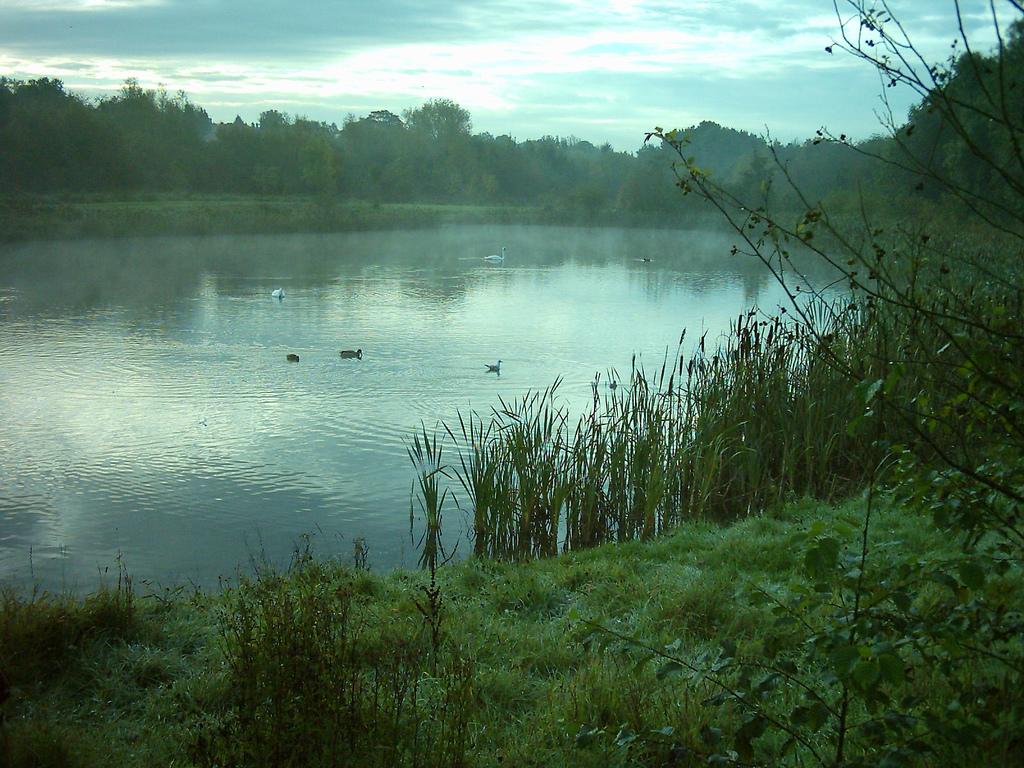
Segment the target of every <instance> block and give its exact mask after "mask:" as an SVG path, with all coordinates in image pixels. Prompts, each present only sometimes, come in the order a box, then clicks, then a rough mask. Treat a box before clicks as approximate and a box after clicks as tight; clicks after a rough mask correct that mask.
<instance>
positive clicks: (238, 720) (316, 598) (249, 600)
mask: <svg viewBox="0 0 1024 768" xmlns="http://www.w3.org/2000/svg"><path fill="white" fill-rule="evenodd" d="M366 579H367V577H366V575H365V574H364V573H362V572H360V571H354V570H348V569H344V568H334V567H332V566H331V565H330V564H328V563H326V562H324V561H322V560H317V559H315V558H314V557H313V556H312V553H311V551H310V550H309V548H308V546H307V547H305V548H300V549H298V550H297V551H296V555H295V558H294V560H293V562H292V564H291V566H290V568H289V569H288V570H287V571H285V572H280V571H277V570H275V569H274V568H272V567H265V568H263V569H261V570H260V571H259V572H258V573H257V574H256V576H255V578H243V579H241V580H240V583H239V585H238V587H237V588H235V589H231V590H229V591H228V592H226V593H225V595H224V596H223V607H222V609H221V611H220V622H219V625H220V633H221V646H222V649H223V653H224V661H225V663H226V671H225V678H224V683H225V687H224V701H223V706H222V707H221V708H220V709H219V710H218V711H215V712H212V713H210V715H209V716H208V717H207V718H206V720H205V722H203V723H202V724H201V726H200V727H199V728H197V729H196V731H195V737H196V738H195V741H194V743H193V745H192V758H193V760H194V761H195V762H196V763H197V764H198V765H206V766H274V768H277V767H278V766H349V765H352V766H355V765H358V766H388V767H389V768H390V767H391V766H409V767H410V768H417V767H419V766H423V767H424V768H429V767H430V766H449V767H451V768H455V767H457V766H461V765H463V764H464V763H465V752H466V748H467V744H466V738H467V723H468V719H469V713H470V709H469V707H470V703H471V692H472V678H473V666H472V663H471V662H470V661H469V660H467V659H465V658H464V657H463V656H462V655H461V654H460V653H459V652H458V650H457V649H454V650H452V651H451V652H447V653H445V655H444V659H443V661H442V662H441V663H438V660H437V648H436V647H432V646H431V638H429V637H426V636H425V633H424V628H423V623H422V622H420V621H417V620H416V619H415V618H414V617H411V616H408V615H406V616H403V617H401V618H399V617H396V615H394V613H391V614H387V613H382V612H380V611H377V610H375V609H374V607H373V606H372V605H371V601H369V600H367V599H366V595H363V594H361V593H360V584H365V583H366ZM433 640H434V642H435V643H438V642H440V640H439V639H438V638H437V637H435V638H433ZM445 650H446V651H447V649H445Z"/></svg>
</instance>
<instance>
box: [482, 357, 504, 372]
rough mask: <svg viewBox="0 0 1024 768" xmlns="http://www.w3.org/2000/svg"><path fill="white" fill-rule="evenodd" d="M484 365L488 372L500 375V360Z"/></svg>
mask: <svg viewBox="0 0 1024 768" xmlns="http://www.w3.org/2000/svg"><path fill="white" fill-rule="evenodd" d="M484 365H486V366H487V372H488V373H497V374H498V375H499V376H500V375H501V360H499V361H498V362H496V363H495V364H494V365H491V364H490V363H484Z"/></svg>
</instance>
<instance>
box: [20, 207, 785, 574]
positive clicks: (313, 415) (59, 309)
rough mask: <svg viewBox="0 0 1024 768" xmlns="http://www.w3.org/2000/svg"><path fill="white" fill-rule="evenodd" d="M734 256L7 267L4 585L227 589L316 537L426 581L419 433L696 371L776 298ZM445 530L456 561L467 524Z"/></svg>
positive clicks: (390, 248) (160, 253)
mask: <svg viewBox="0 0 1024 768" xmlns="http://www.w3.org/2000/svg"><path fill="white" fill-rule="evenodd" d="M734 239H735V238H734V237H732V236H730V235H727V234H716V233H707V232H683V231H636V230H619V229H576V228H555V227H500V228H495V227H491V228H486V227H453V228H450V229H441V230H430V231H411V232H409V231H406V232H383V233H381V232H377V233H346V234H333V235H315V236H310V235H303V236H297V235H285V236H259V237H237V236H232V237H203V238H166V239H163V238H150V239H136V240H109V241H98V240H97V241H83V242H49V243H29V244H21V245H15V246H3V247H0V360H2V362H0V423H2V424H3V429H2V430H0V577H2V578H3V579H4V580H5V581H10V582H16V583H19V584H28V583H36V584H41V585H43V586H44V587H46V588H51V589H71V590H87V589H92V588H94V587H95V586H97V585H98V584H99V582H100V580H101V579H102V578H105V579H106V580H107V581H108V582H109V581H110V579H111V574H112V573H113V572H114V571H115V570H116V560H117V558H118V557H119V556H120V557H122V558H123V561H124V563H125V565H126V567H127V569H128V570H129V572H130V573H131V574H132V575H133V577H134V578H135V580H136V583H138V582H140V581H146V582H151V583H153V584H156V585H172V584H180V583H186V582H194V583H196V584H198V585H202V586H205V587H209V586H215V585H216V584H217V583H218V579H219V578H220V577H222V576H223V577H232V576H233V575H234V574H235V573H236V572H237V569H238V568H243V569H245V568H248V567H249V563H250V562H251V561H252V560H253V559H262V558H269V559H271V560H274V561H277V562H280V561H284V560H286V559H287V557H288V554H289V552H290V551H291V549H292V546H293V545H294V543H295V542H296V541H297V540H299V538H300V537H301V536H302V535H303V534H305V533H311V534H313V535H314V538H315V547H316V550H317V551H319V552H321V553H323V554H328V555H337V556H339V557H342V558H349V557H350V556H351V553H352V551H353V542H354V540H356V539H357V538H360V537H362V538H365V540H366V543H367V546H368V551H369V561H370V564H371V565H372V566H373V567H374V568H376V569H388V568H392V567H396V566H414V565H415V563H416V557H417V551H416V547H415V541H414V540H412V539H411V538H410V530H409V504H410V489H411V486H412V483H413V481H414V479H415V477H414V472H413V469H412V465H411V464H410V462H409V459H408V456H407V455H406V441H407V439H409V438H410V437H411V435H412V433H413V430H414V429H416V428H417V427H418V426H419V425H420V424H421V423H424V424H426V425H427V427H428V428H433V427H434V426H435V425H436V424H437V422H438V420H439V419H447V420H450V419H452V417H453V416H455V414H456V410H457V409H460V408H461V409H468V408H475V409H477V410H479V411H482V412H488V411H489V409H490V408H491V407H492V406H495V405H497V404H498V400H499V398H505V399H509V398H512V397H516V396H520V395H522V394H524V393H525V392H527V391H528V390H531V389H538V388H544V387H547V386H549V385H550V384H552V382H553V381H554V380H555V379H556V377H562V379H563V382H562V385H561V387H560V390H559V391H560V393H561V397H562V398H563V400H564V402H566V403H567V404H568V405H570V406H571V407H574V408H575V407H577V406H579V407H583V405H584V404H586V403H589V402H590V400H591V397H592V390H591V382H592V381H593V380H594V377H595V373H598V372H600V373H601V376H602V381H606V380H607V377H608V375H609V372H611V371H618V373H619V374H620V375H622V376H623V378H628V375H629V369H630V364H631V360H632V359H633V357H634V355H635V356H636V360H637V361H638V364H639V363H642V364H643V365H644V366H646V367H647V368H648V369H652V368H660V366H661V364H662V362H663V361H664V360H665V359H666V356H668V358H669V359H670V360H674V359H676V355H677V347H678V343H679V337H680V333H681V331H682V330H683V329H687V330H688V334H687V337H686V341H685V343H684V350H686V351H687V352H688V351H692V348H693V345H694V343H695V342H696V341H697V339H698V338H699V337H700V335H701V334H702V333H703V332H705V331H706V332H707V333H708V338H709V340H712V339H715V338H716V337H717V336H719V335H720V334H721V333H722V332H723V331H725V330H726V328H727V327H728V324H729V322H730V320H732V319H734V318H735V316H736V315H737V314H738V313H739V312H741V311H743V310H745V309H748V308H749V307H751V306H752V305H757V306H759V307H761V308H762V309H764V310H766V311H772V310H773V309H774V308H775V307H776V306H777V305H778V304H779V303H780V302H782V301H784V299H785V296H784V294H783V292H782V291H781V289H780V288H779V287H778V286H777V285H776V284H775V283H774V282H773V280H772V279H771V277H770V275H769V274H768V273H767V271H766V270H765V269H764V268H763V267H761V265H759V264H757V263H752V262H750V261H745V260H744V259H743V258H742V257H740V256H731V255H730V253H729V250H730V246H731V245H732V242H733V241H734ZM502 246H505V247H506V248H507V249H508V251H507V258H506V259H505V261H504V262H502V263H491V262H487V261H485V260H483V258H482V257H483V256H485V255H487V254H492V253H496V252H500V249H501V247H502ZM644 259H650V261H649V262H645V261H644ZM276 288H281V289H283V291H284V293H285V297H284V298H283V299H282V300H280V301H278V300H276V299H274V298H272V297H271V291H273V290H274V289H276ZM357 348H358V349H362V351H363V358H362V359H361V360H358V359H342V358H341V357H340V356H339V350H341V349H357ZM289 353H293V354H296V355H298V356H299V358H300V360H299V362H298V363H292V362H288V361H287V360H286V355H288V354H289ZM498 359H501V361H502V363H501V373H500V376H498V375H495V374H494V373H488V372H487V370H486V368H485V364H487V363H494V362H495V361H497V360H498ZM445 521H446V526H447V534H448V537H449V545H450V546H452V545H454V543H455V539H456V538H457V537H458V536H459V535H460V534H463V535H464V533H465V530H466V515H465V514H463V513H462V512H460V511H459V510H458V509H456V508H455V507H454V506H450V507H449V508H448V510H447V513H446V515H445ZM469 549H471V547H470V546H468V545H467V544H463V545H462V547H461V550H460V551H469Z"/></svg>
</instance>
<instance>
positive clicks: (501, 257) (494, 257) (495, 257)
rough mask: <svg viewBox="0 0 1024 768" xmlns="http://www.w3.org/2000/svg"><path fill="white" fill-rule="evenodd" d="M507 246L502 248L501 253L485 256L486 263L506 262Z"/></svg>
mask: <svg viewBox="0 0 1024 768" xmlns="http://www.w3.org/2000/svg"><path fill="white" fill-rule="evenodd" d="M505 250H506V249H505V246H504V245H503V246H501V253H500V254H498V253H492V254H491V255H490V256H484V261H504V260H505Z"/></svg>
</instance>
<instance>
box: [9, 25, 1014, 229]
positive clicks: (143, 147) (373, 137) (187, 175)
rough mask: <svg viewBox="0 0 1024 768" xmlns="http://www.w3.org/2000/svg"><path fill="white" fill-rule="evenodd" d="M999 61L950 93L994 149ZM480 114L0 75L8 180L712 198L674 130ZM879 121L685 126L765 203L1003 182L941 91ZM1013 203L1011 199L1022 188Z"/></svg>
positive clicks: (377, 198) (726, 182) (426, 195)
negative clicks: (693, 189) (607, 138)
mask: <svg viewBox="0 0 1024 768" xmlns="http://www.w3.org/2000/svg"><path fill="white" fill-rule="evenodd" d="M995 61H996V60H995V58H994V57H993V56H986V55H984V54H978V53H965V54H964V55H963V56H962V57H961V58H960V59H959V60H958V61H954V62H952V66H951V67H950V68H949V72H950V75H949V77H950V80H951V82H950V88H948V89H947V92H949V93H952V94H954V95H955V97H957V98H960V99H962V100H963V101H964V102H965V103H968V104H973V105H975V108H974V109H972V110H968V111H967V112H966V113H965V114H966V115H967V117H966V118H965V119H968V120H972V121H974V122H975V123H977V125H973V124H972V125H970V126H967V128H969V129H970V135H972V136H978V137H979V138H978V141H982V142H985V143H986V145H985V146H984V147H982V149H984V150H991V148H992V147H993V146H996V145H997V144H1000V142H1002V144H1001V145H1005V146H1007V147H1008V149H1007V152H1010V151H1011V150H1012V145H1011V144H1010V143H1008V142H1006V141H1005V140H1003V138H1002V137H1000V136H997V135H995V131H996V130H997V128H996V127H992V128H991V129H990V128H987V126H988V124H989V123H992V125H993V126H995V125H996V123H993V122H992V121H991V120H990V119H989V117H990V116H989V115H988V114H987V112H986V98H987V97H989V96H990V94H991V90H992V88H994V87H995V79H994V78H995V77H996V73H995V66H996V65H995ZM1022 64H1024V52H1022V46H1021V25H1020V24H1019V23H1018V24H1015V25H1014V26H1013V27H1012V28H1011V30H1010V32H1009V35H1008V36H1007V38H1006V40H1005V51H1004V53H1003V55H1002V56H1001V57H1000V58H999V66H1000V67H1002V68H1003V72H1002V77H1003V81H1004V82H1005V81H1007V80H1008V79H1007V77H1006V71H1005V70H1007V69H1010V70H1012V72H1013V73H1016V72H1018V71H1019V70H1020V69H1021V67H1022ZM1009 80H1012V77H1010V78H1009ZM1019 99H1020V91H1019V90H1017V91H1015V92H1014V93H1013V94H1010V96H1009V100H1010V102H1015V103H1010V105H1009V108H1011V109H1017V110H1018V113H1020V112H1021V104H1020V103H1019ZM989 100H991V99H990V98H989ZM472 127H473V124H472V119H471V116H470V113H469V112H468V111H467V110H466V109H464V108H463V107H461V106H460V105H459V104H457V103H456V102H454V101H452V100H450V99H444V98H441V99H433V100H430V101H427V102H426V103H424V104H422V105H421V106H419V107H416V108H412V109H408V110H406V111H405V112H403V113H402V115H401V116H399V115H396V114H394V113H392V112H390V111H387V110H377V111H373V112H370V113H369V114H367V115H365V116H362V117H356V116H355V115H350V116H349V117H348V118H347V119H346V120H345V121H344V124H343V125H342V126H341V127H339V126H337V125H336V124H334V123H326V122H323V121H316V120H311V119H308V118H306V117H301V116H290V115H288V114H285V113H283V112H280V111H277V110H273V109H271V110H267V111H265V112H263V113H262V114H261V115H260V117H259V120H258V121H257V122H255V123H247V122H245V121H243V120H242V119H241V118H236V119H235V120H234V121H233V122H227V123H215V122H214V121H213V120H211V119H210V116H209V114H208V113H207V112H206V110H205V109H203V108H202V107H201V106H199V105H197V104H195V103H193V102H192V101H191V100H190V99H189V97H188V96H187V95H186V94H185V93H183V92H179V93H176V94H169V93H166V92H164V91H155V90H149V89H144V88H142V87H141V86H140V85H139V84H138V82H136V81H134V80H129V81H127V82H125V84H124V86H123V87H122V88H121V89H120V90H119V91H117V92H116V93H114V94H112V95H110V96H106V97H102V98H99V99H87V98H85V97H83V96H81V95H77V94H75V93H72V92H69V91H68V90H67V89H66V88H65V87H64V84H63V83H62V82H61V81H60V80H57V79H53V78H46V77H42V78H38V79H33V80H27V81H23V80H17V79H12V78H6V77H0V179H2V180H3V191H4V192H6V193H8V194H10V193H15V194H17V193H26V194H54V193H57V194H61V193H115V194H117V193H125V194H134V193H148V192H161V193H186V194H188V193H207V194H224V193H227V194H244V195H260V196H283V195H311V194H312V195H318V196H323V197H324V198H331V199H333V198H341V199H357V200H365V201H372V202H382V203H383V202H422V203H428V202H429V203H461V204H490V205H537V206H546V207H551V208H555V209H568V210H583V211H590V212H597V211H604V210H622V211H627V212H643V211H646V212H655V213H665V214H671V213H679V212H683V211H685V210H686V209H687V208H688V207H690V208H693V207H695V206H697V205H699V203H698V202H697V201H695V200H692V199H688V198H684V197H683V196H681V195H680V194H679V190H678V189H676V188H675V182H676V180H677V179H676V176H675V174H674V172H673V160H678V157H676V155H675V153H674V152H672V151H671V149H670V148H667V147H665V146H663V145H662V144H660V143H657V144H655V143H645V144H644V145H643V146H642V147H641V148H640V149H639V150H638V151H637V152H635V153H631V152H620V151H615V150H614V149H613V148H612V147H611V146H610V145H608V144H604V145H602V146H596V145H594V144H593V143H591V142H589V141H586V140H583V139H578V138H575V137H555V136H544V137H543V138H540V139H531V140H523V141H520V140H517V139H515V138H513V137H511V136H507V135H503V136H493V135H491V134H489V133H473V131H472ZM883 127H887V128H888V132H887V135H881V134H880V135H879V136H876V137H872V138H870V139H867V140H864V141H860V142H854V141H852V140H850V139H848V138H847V136H845V135H844V134H838V135H833V134H825V133H822V132H819V134H818V135H817V136H813V137H809V138H808V139H807V140H805V141H800V142H791V143H788V144H782V143H780V142H777V141H772V140H770V139H766V138H764V137H760V136H756V135H753V134H751V133H748V132H745V131H741V130H735V129H732V128H728V127H724V126H721V125H718V124H716V123H714V122H710V121H705V122H702V123H700V124H698V125H696V126H692V127H690V128H687V129H685V130H683V131H681V132H680V135H682V136H683V137H684V140H685V147H686V149H685V151H686V153H687V154H688V155H689V156H690V157H691V159H693V161H694V162H695V163H696V164H698V165H700V166H701V167H703V168H706V169H708V171H709V173H711V174H713V175H714V176H715V178H716V180H717V181H718V183H720V184H721V185H722V186H723V187H725V188H727V189H729V190H730V191H732V192H733V193H734V194H736V196H737V197H738V198H741V199H746V200H750V201H752V203H754V204H756V203H757V202H758V201H762V200H768V199H769V198H770V199H771V202H772V203H773V204H774V205H775V206H776V207H782V208H787V207H792V208H794V209H798V208H801V207H803V206H802V203H801V201H800V200H798V199H797V198H796V192H795V191H794V190H795V189H799V190H800V193H801V194H802V195H803V196H804V197H805V198H806V199H810V200H812V201H818V200H829V201H830V202H831V203H832V204H833V206H834V207H835V206H837V205H838V207H840V208H847V209H853V208H855V207H856V206H857V205H858V204H859V203H860V202H861V201H862V200H863V199H864V198H867V199H869V200H876V201H882V202H884V203H885V204H892V203H893V202H894V201H901V200H904V201H906V202H905V204H906V205H912V204H913V203H912V200H913V199H914V198H915V197H916V198H918V199H928V198H929V196H931V197H935V196H938V195H940V194H948V191H945V190H939V189H936V190H931V189H929V188H928V186H927V185H926V184H922V183H921V180H920V174H921V172H922V170H923V169H925V168H927V167H934V168H936V169H941V170H942V171H943V172H947V173H953V174H954V175H955V177H956V178H957V180H958V182H959V183H961V184H963V185H964V186H965V187H966V188H980V189H988V188H991V187H992V185H993V184H997V185H1000V186H1006V185H1007V181H1006V180H1005V179H1002V178H998V176H999V174H998V172H997V171H994V170H993V169H992V168H991V166H990V165H986V164H983V163H976V162H973V158H972V151H971V149H972V148H971V146H970V145H966V146H965V144H964V142H963V141H962V140H961V136H962V135H963V134H964V133H965V127H964V126H957V125H950V124H949V120H948V119H946V118H944V117H943V116H942V114H941V113H940V112H938V111H936V110H934V109H933V108H932V105H930V104H929V96H928V94H922V98H921V100H920V102H919V103H918V104H917V105H916V106H915V107H914V108H913V109H912V110H911V112H910V114H909V115H908V117H907V119H906V120H905V121H902V120H895V121H894V122H893V124H892V125H890V126H883ZM638 138H640V137H639V136H638ZM879 158H881V159H882V160H883V161H884V162H882V163H878V162H876V161H877V159H879ZM1008 159H1012V158H1010V157H1008ZM783 176H788V177H789V178H788V179H784V178H782V177H783ZM783 182H786V183H783ZM788 182H792V184H790V183H788ZM1006 199H1007V201H1009V202H1007V204H1015V203H1014V202H1013V200H1015V199H1016V198H1015V197H1014V196H1012V195H1011V196H1008V197H1007V198H1006Z"/></svg>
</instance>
